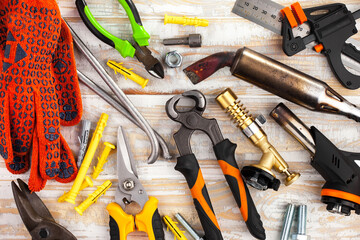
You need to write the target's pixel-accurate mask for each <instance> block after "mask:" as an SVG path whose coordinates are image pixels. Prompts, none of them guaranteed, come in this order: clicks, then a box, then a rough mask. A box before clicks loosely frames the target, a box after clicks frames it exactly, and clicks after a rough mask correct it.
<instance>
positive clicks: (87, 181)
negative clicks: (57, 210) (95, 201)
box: [58, 176, 94, 202]
mask: <svg viewBox="0 0 360 240" xmlns="http://www.w3.org/2000/svg"><path fill="white" fill-rule="evenodd" d="M92 186H94V183H93V181H92V180H91V178H90V177H89V176H86V177H85V179H84V181H83V183H82V184H81V187H80V191H81V190H83V189H85V188H87V187H92ZM68 193H69V192H65V193H64V194H63V195H62V196H61V197H59V198H58V202H64V201H65V198H66V197H67V195H68Z"/></svg>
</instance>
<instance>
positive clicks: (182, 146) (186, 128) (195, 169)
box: [166, 90, 265, 240]
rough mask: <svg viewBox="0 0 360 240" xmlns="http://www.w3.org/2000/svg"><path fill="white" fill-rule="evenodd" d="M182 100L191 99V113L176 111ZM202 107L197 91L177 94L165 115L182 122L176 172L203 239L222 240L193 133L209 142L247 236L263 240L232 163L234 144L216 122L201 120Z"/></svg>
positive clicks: (259, 223)
mask: <svg viewBox="0 0 360 240" xmlns="http://www.w3.org/2000/svg"><path fill="white" fill-rule="evenodd" d="M181 98H190V99H192V100H194V101H195V106H194V107H193V108H192V109H191V110H190V111H187V112H179V111H178V110H177V109H176V105H177V104H178V102H179V100H180V99H181ZM205 108H206V98H205V96H204V95H203V94H202V93H201V92H199V91H197V90H192V91H187V92H184V93H183V94H182V95H176V96H174V97H172V98H171V99H169V100H168V101H167V102H166V113H167V115H168V116H169V118H170V119H172V120H173V121H175V122H179V123H181V127H180V129H179V130H178V131H177V132H176V133H175V134H174V139H175V143H176V146H177V148H178V151H179V153H180V157H178V158H177V164H176V166H175V170H177V171H180V172H181V173H182V174H183V175H184V177H185V178H186V181H187V183H188V186H189V188H190V190H191V195H192V197H193V200H194V204H195V208H196V210H197V212H198V215H199V219H200V222H201V225H202V227H203V229H204V232H205V237H206V239H211V240H220V239H223V238H222V235H221V232H220V228H219V224H218V222H217V220H216V217H215V213H214V210H213V207H212V205H211V201H210V198H209V194H208V191H207V189H206V185H205V182H204V178H203V176H202V173H201V169H200V166H199V163H198V161H197V159H196V157H195V155H194V154H193V152H192V150H191V146H190V138H191V136H192V134H193V132H194V131H195V130H200V131H202V132H204V133H206V134H207V135H208V136H209V138H210V139H211V141H212V144H213V149H214V152H215V155H216V158H217V160H218V163H219V165H220V167H221V169H222V171H223V173H224V175H225V178H226V181H227V183H228V184H229V187H230V189H231V191H232V193H233V196H234V198H235V200H236V203H237V205H238V206H239V208H240V212H241V214H242V216H243V218H244V221H245V222H246V225H247V227H248V229H249V231H250V233H251V234H252V235H253V236H254V237H256V238H258V239H265V229H264V228H263V225H262V221H261V219H260V215H259V214H258V212H257V210H256V207H255V205H254V202H253V200H252V198H251V195H250V193H249V190H248V188H247V186H246V185H245V183H244V180H243V178H242V176H241V173H240V171H239V167H238V165H237V163H236V160H235V149H236V144H234V143H232V142H230V141H229V139H224V138H223V136H222V133H221V131H220V128H219V125H218V123H217V121H216V119H214V118H213V119H207V118H204V117H202V114H203V112H204V111H205Z"/></svg>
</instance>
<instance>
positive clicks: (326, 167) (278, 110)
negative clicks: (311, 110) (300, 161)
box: [270, 103, 360, 216]
mask: <svg viewBox="0 0 360 240" xmlns="http://www.w3.org/2000/svg"><path fill="white" fill-rule="evenodd" d="M270 116H272V117H273V118H274V119H275V121H276V122H277V123H278V124H279V125H281V126H282V127H283V128H284V129H285V130H286V131H287V132H288V133H290V134H291V135H292V136H293V137H294V138H296V140H298V141H299V142H300V143H301V144H302V145H303V146H304V147H305V148H306V149H307V150H308V151H309V152H310V154H311V155H312V159H311V165H312V166H313V167H314V168H315V169H316V170H317V171H318V172H319V173H320V175H321V176H322V177H323V178H324V179H325V181H326V182H325V184H324V186H323V187H322V190H321V201H322V202H323V203H325V204H327V207H326V209H327V210H328V211H329V212H332V213H338V214H342V215H346V216H349V215H350V214H351V211H352V210H355V213H356V214H360V179H359V177H360V153H352V152H346V151H342V150H339V149H338V148H337V147H336V146H335V145H334V144H333V143H332V142H331V141H330V140H329V139H327V138H326V137H325V136H324V135H323V134H322V133H321V132H320V131H319V130H318V129H317V128H315V127H313V126H312V127H311V128H310V129H309V128H308V127H307V126H306V125H305V124H304V123H303V122H302V121H301V120H300V119H299V118H298V117H297V116H296V115H295V114H294V113H293V112H291V110H290V109H288V108H287V107H286V106H285V105H284V104H283V103H280V104H279V105H277V106H276V107H275V108H274V109H273V110H272V111H271V113H270Z"/></svg>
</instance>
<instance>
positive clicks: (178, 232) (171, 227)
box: [163, 216, 187, 240]
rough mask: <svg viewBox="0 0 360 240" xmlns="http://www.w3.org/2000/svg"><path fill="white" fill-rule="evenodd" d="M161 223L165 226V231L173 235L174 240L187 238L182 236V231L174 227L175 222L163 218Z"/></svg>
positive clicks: (185, 239) (168, 218) (166, 217)
mask: <svg viewBox="0 0 360 240" xmlns="http://www.w3.org/2000/svg"><path fill="white" fill-rule="evenodd" d="M163 221H164V223H165V225H166V226H167V230H170V231H171V232H172V233H173V234H174V236H175V237H174V240H176V239H177V240H187V238H186V237H185V235H184V234H183V231H181V230H180V229H179V227H178V226H177V225H176V224H177V222H174V221H173V220H172V219H171V218H170V217H169V216H164V217H163Z"/></svg>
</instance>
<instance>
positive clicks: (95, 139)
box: [65, 113, 109, 204]
mask: <svg viewBox="0 0 360 240" xmlns="http://www.w3.org/2000/svg"><path fill="white" fill-rule="evenodd" d="M108 118H109V115H107V114H106V113H102V114H101V117H100V120H99V121H98V123H97V126H96V129H95V131H94V133H93V135H92V138H91V142H90V144H89V148H88V150H87V152H86V154H85V157H84V160H83V162H82V164H81V167H80V170H79V172H78V175H77V176H76V179H75V181H74V184H73V185H72V187H71V189H70V191H69V193H68V194H67V197H66V198H65V201H67V202H69V203H72V204H75V199H76V196H77V195H78V193H79V191H80V188H81V184H82V182H83V181H84V178H85V176H86V172H87V170H88V169H89V167H90V163H91V161H92V159H93V157H94V154H95V151H96V148H97V146H98V145H99V142H100V139H101V137H102V133H103V131H104V128H105V126H106V122H107V120H108Z"/></svg>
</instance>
